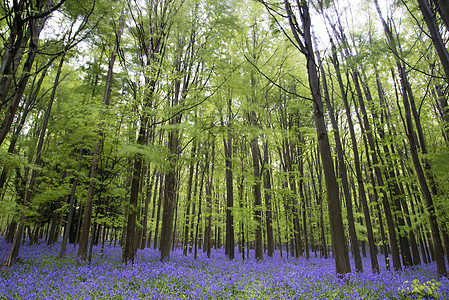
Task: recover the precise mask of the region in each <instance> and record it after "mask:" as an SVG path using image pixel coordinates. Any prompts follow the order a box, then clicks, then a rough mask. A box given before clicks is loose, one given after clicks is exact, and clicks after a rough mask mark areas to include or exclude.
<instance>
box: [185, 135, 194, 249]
mask: <svg viewBox="0 0 449 300" xmlns="http://www.w3.org/2000/svg"><path fill="white" fill-rule="evenodd" d="M195 154H196V140H194V141H193V145H192V151H191V152H190V165H189V179H188V182H187V201H186V206H187V210H186V221H185V224H184V247H183V255H184V256H187V250H188V246H189V244H190V242H189V228H190V224H191V223H192V220H191V219H192V217H191V215H190V207H191V206H192V185H193V172H194V171H195V163H194V157H195Z"/></svg>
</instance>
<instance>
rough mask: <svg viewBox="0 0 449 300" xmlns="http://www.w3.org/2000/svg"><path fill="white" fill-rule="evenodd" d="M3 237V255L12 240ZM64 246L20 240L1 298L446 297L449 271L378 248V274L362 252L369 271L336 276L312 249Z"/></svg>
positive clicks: (1, 283)
mask: <svg viewBox="0 0 449 300" xmlns="http://www.w3.org/2000/svg"><path fill="white" fill-rule="evenodd" d="M0 239H1V240H0V255H1V256H0V257H1V260H2V261H4V260H5V257H6V256H7V254H8V252H9V250H10V247H11V244H9V245H7V244H6V242H5V241H4V238H3V237H0ZM59 251H60V244H56V245H53V246H50V247H47V246H46V244H45V242H42V243H41V244H39V245H32V246H28V245H23V246H22V247H21V252H20V260H19V261H18V262H16V263H14V264H13V265H12V266H10V267H9V268H8V269H5V268H4V267H2V269H1V271H0V299H437V298H439V299H448V298H449V279H448V278H438V277H437V275H436V266H435V264H434V263H432V264H427V265H421V266H418V267H413V268H407V269H406V270H404V271H400V272H394V271H386V268H385V265H384V264H382V261H383V258H382V257H381V256H379V263H380V264H381V266H380V267H381V273H380V274H373V273H372V272H371V267H370V263H369V259H368V258H364V270H365V272H363V273H356V272H353V273H351V274H348V275H346V276H345V277H344V278H339V277H338V276H336V274H335V266H334V260H333V259H324V258H316V257H315V255H314V253H312V258H310V259H308V260H307V259H305V258H299V259H297V258H289V259H286V258H280V253H279V251H276V252H275V257H273V258H266V259H265V260H263V261H256V260H254V259H252V258H250V259H245V260H242V259H241V257H240V256H239V257H238V258H236V259H235V260H233V261H229V260H228V259H227V258H226V257H225V255H224V250H222V249H219V250H213V251H212V255H211V258H210V259H208V258H207V257H206V255H205V254H204V253H203V252H202V250H199V251H198V259H197V260H194V259H193V254H189V256H187V257H185V256H183V255H182V251H181V250H176V251H174V252H172V253H171V256H170V261H169V262H164V263H162V262H160V261H159V257H160V256H159V252H158V251H156V250H151V249H146V250H139V251H137V254H136V260H135V263H134V264H128V265H123V264H122V262H121V248H120V247H118V246H116V247H112V246H105V248H104V254H101V246H95V247H94V248H93V256H92V261H91V263H88V262H84V261H79V260H78V259H77V258H76V251H77V248H75V247H73V246H72V245H69V246H68V247H67V255H66V256H65V257H64V258H62V259H61V258H59ZM251 254H252V257H254V254H253V253H251V252H250V255H251ZM285 254H286V253H285V251H284V256H285ZM351 262H352V261H351ZM413 280H415V282H414V283H413ZM416 280H418V281H419V283H418V281H416ZM432 280H436V281H435V282H434V281H432ZM407 288H409V291H407ZM413 289H414V291H413Z"/></svg>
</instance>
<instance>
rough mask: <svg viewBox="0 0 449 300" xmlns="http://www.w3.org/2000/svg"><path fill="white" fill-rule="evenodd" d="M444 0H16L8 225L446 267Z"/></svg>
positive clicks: (7, 116)
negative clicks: (351, 0) (355, 0)
mask: <svg viewBox="0 0 449 300" xmlns="http://www.w3.org/2000/svg"><path fill="white" fill-rule="evenodd" d="M448 38H449V7H448V2H447V1H446V0H397V1H393V0H369V1H368V0H361V1H360V2H357V3H353V2H348V1H346V0H334V1H332V0H309V1H290V0H285V1H250V0H227V1H225V0H223V1H209V0H120V1H104V0H96V1H93V0H92V1H81V0H60V1H51V0H48V1H47V0H45V1H44V0H14V1H8V0H2V1H1V3H0V51H1V52H0V53H1V68H0V124H1V125H0V162H1V164H0V167H1V175H0V232H1V234H2V235H5V236H6V239H7V241H8V242H10V243H11V244H10V247H9V250H8V251H9V252H8V253H7V255H6V256H5V257H7V259H6V262H5V264H6V265H9V264H10V263H11V262H12V261H14V259H15V258H17V257H19V256H20V247H23V246H21V244H22V243H21V241H22V239H23V241H24V242H25V243H31V244H32V243H38V242H40V243H42V242H44V240H43V239H45V242H46V243H48V244H49V245H50V244H53V243H55V242H57V241H58V239H62V249H61V256H62V255H64V252H65V251H66V247H67V246H68V244H69V243H70V244H79V248H78V256H79V257H80V258H81V259H90V257H91V255H92V245H93V244H102V245H105V243H106V244H107V243H109V244H113V245H117V246H118V245H120V246H121V247H122V249H123V261H124V263H127V262H132V261H133V260H134V253H135V251H136V250H137V249H144V248H146V247H149V248H158V249H160V251H161V259H162V260H166V259H169V256H170V251H171V250H172V249H174V248H176V247H178V248H179V247H182V249H183V252H184V255H193V256H194V257H197V254H198V251H204V252H206V253H207V254H208V255H210V253H211V249H212V248H221V247H224V248H225V249H226V254H227V256H228V257H229V258H230V259H233V258H234V257H236V256H237V255H239V256H241V257H243V258H245V257H246V256H247V255H249V249H254V250H255V251H254V252H252V253H255V256H256V258H257V259H263V258H264V257H266V256H268V257H269V256H272V255H273V251H275V250H279V251H280V255H281V257H289V256H291V257H300V256H305V257H306V258H308V257H310V256H323V257H329V256H333V257H334V259H335V263H336V271H337V272H338V273H340V274H344V273H348V272H350V271H351V268H350V265H351V264H354V265H355V266H356V270H358V271H363V267H362V263H361V256H367V255H368V256H370V259H371V266H372V270H369V271H373V272H379V266H378V259H381V258H382V256H378V255H377V254H378V253H382V254H383V258H382V259H385V261H386V265H387V268H394V269H396V270H400V269H402V268H404V267H408V266H413V265H418V264H421V263H428V262H430V261H434V260H435V261H436V263H437V268H438V273H439V274H441V275H447V271H446V263H445V255H446V258H447V259H449V235H448V234H449V226H448V225H449V222H448V221H449V219H448V217H449V214H448V211H449V201H448V193H449V184H448V183H449V177H448V174H449V163H448V161H449V147H448V145H449V144H448V143H449V127H448V126H449V124H448V122H449V112H448V103H447V100H448V94H449V91H448V87H449V54H448V45H447V42H448Z"/></svg>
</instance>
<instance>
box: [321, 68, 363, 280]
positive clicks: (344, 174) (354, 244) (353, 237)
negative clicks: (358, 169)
mask: <svg viewBox="0 0 449 300" xmlns="http://www.w3.org/2000/svg"><path fill="white" fill-rule="evenodd" d="M321 77H322V83H323V91H324V99H325V101H326V105H327V108H328V111H329V117H330V120H331V124H332V129H333V131H334V137H335V138H334V139H335V148H336V149H337V158H338V167H339V175H340V177H341V183H342V187H343V195H344V198H345V203H346V211H347V218H348V227H349V237H350V241H351V250H352V255H353V257H354V263H355V268H356V270H357V271H358V272H363V265H362V257H361V256H360V247H359V242H358V240H357V232H356V229H355V221H354V213H353V207H352V198H351V192H350V190H349V181H348V171H347V169H346V163H345V159H344V152H343V146H342V144H341V139H340V134H339V128H338V124H337V119H336V117H335V114H334V108H333V106H332V104H331V102H330V97H329V91H328V88H327V80H326V74H325V73H324V69H323V68H321Z"/></svg>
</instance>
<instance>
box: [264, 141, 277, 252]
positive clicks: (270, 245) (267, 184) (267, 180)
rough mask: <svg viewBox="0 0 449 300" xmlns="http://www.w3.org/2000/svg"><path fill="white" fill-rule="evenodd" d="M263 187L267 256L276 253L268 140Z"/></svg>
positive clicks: (265, 144) (265, 149) (265, 146)
mask: <svg viewBox="0 0 449 300" xmlns="http://www.w3.org/2000/svg"><path fill="white" fill-rule="evenodd" d="M263 157H264V158H263V167H262V169H263V187H264V190H265V209H266V211H265V223H266V227H267V252H268V253H267V256H268V257H273V253H274V237H273V225H272V222H273V214H272V205H271V195H272V191H271V169H270V168H269V167H268V165H269V156H268V142H265V143H264V151H263Z"/></svg>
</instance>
